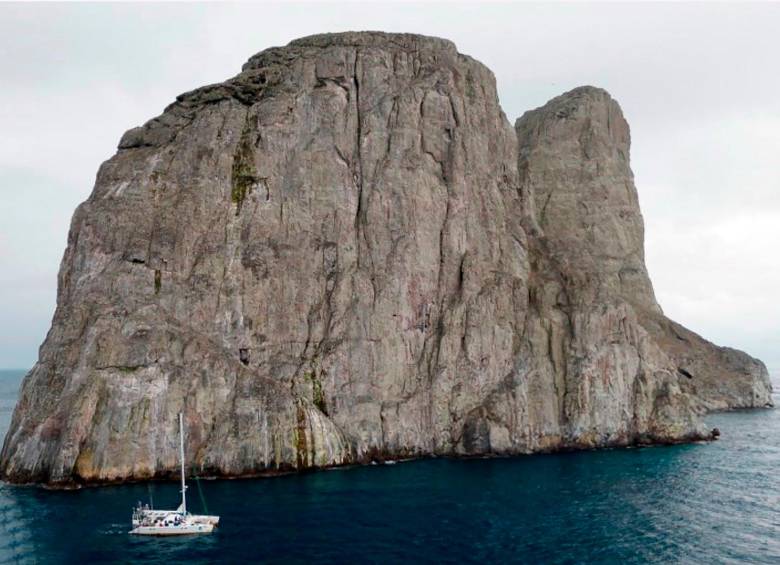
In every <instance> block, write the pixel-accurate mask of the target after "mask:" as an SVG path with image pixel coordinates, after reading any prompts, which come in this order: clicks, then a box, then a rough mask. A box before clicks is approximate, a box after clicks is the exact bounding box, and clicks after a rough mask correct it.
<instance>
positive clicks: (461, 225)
mask: <svg viewBox="0 0 780 565" xmlns="http://www.w3.org/2000/svg"><path fill="white" fill-rule="evenodd" d="M628 145H629V134H628V126H627V124H626V122H625V120H624V119H623V117H622V114H621V112H620V109H619V107H618V106H617V104H616V103H615V102H614V101H612V100H611V99H610V98H609V96H608V95H607V94H606V93H605V92H603V91H601V90H598V89H593V88H582V89H577V90H575V91H572V92H570V93H567V94H565V95H563V96H562V97H559V98H556V99H555V100H553V101H551V102H550V103H549V104H547V105H546V106H544V107H543V108H540V109H537V110H534V111H532V112H528V113H526V115H524V116H523V117H522V118H521V119H520V120H518V122H517V124H516V128H515V129H513V128H512V127H511V125H510V124H509V122H508V121H507V119H506V117H505V116H504V114H503V112H502V111H501V108H500V107H499V104H498V98H497V95H496V87H495V80H494V78H493V75H492V73H491V72H490V71H489V70H488V69H486V68H485V67H484V66H483V65H481V64H480V63H478V62H476V61H474V60H473V59H470V58H469V57H467V56H464V55H461V54H459V53H458V52H457V51H456V49H455V47H454V45H453V44H452V43H450V42H448V41H446V40H441V39H435V38H428V37H422V36H414V35H403V34H380V33H345V34H336V35H322V36H313V37H308V38H304V39H301V40H297V41H294V42H292V43H291V44H290V45H288V46H287V47H284V48H273V49H269V50H266V51H263V52H262V53H260V54H258V55H256V56H254V57H252V58H251V59H250V60H249V61H248V62H247V64H246V65H244V68H243V70H242V72H241V73H240V74H239V75H238V76H236V77H235V78H233V79H230V80H228V81H226V82H225V83H222V84H219V85H213V86H208V87H205V88H201V89H198V90H195V91H192V92H189V93H186V94H183V95H182V96H180V97H179V98H177V100H176V102H174V103H173V104H172V105H171V106H169V107H168V108H166V110H165V112H164V113H163V114H162V115H161V116H159V117H157V118H155V119H153V120H151V121H150V122H148V123H147V124H145V125H144V126H143V127H140V128H136V129H133V130H131V131H129V132H127V133H126V134H125V135H124V137H123V138H122V140H121V142H120V145H119V151H118V153H117V154H116V155H115V156H114V157H113V158H112V159H110V160H109V161H107V162H106V163H105V164H104V165H103V166H102V167H101V169H100V171H99V173H98V177H97V182H96V185H95V188H94V191H93V193H92V195H91V196H90V198H89V199H88V200H87V201H86V202H85V203H84V204H82V205H81V206H80V207H79V208H78V209H77V211H76V213H75V215H74V218H73V223H72V226H71V232H70V236H69V241H68V248H67V251H66V253H65V257H64V259H63V263H62V267H61V271H60V278H59V294H58V305H57V311H56V313H55V316H54V320H53V323H52V328H51V330H50V332H49V334H48V336H47V338H46V341H45V343H44V345H43V346H42V348H41V352H40V358H39V361H38V363H37V364H36V365H35V367H34V368H33V369H32V371H31V372H30V374H29V375H28V376H27V378H26V379H25V381H24V385H23V388H22V393H21V398H20V401H19V404H18V406H17V409H16V412H15V414H14V419H13V422H12V426H11V430H10V431H9V433H8V436H7V437H6V440H5V444H4V447H3V452H2V457H1V458H0V472H1V473H2V476H3V477H4V478H5V479H7V480H11V481H16V482H29V481H43V482H49V483H70V482H100V481H112V480H122V479H138V478H147V477H153V476H164V475H166V474H169V473H171V472H172V471H174V470H175V469H176V468H177V461H176V445H177V443H176V442H177V428H176V414H177V413H178V412H180V411H181V412H183V413H184V415H185V419H186V424H187V432H188V435H187V452H188V454H189V455H190V457H191V466H192V467H193V468H194V469H197V471H198V472H200V473H206V474H215V475H233V476H235V475H248V474H256V473H265V472H277V471H287V470H294V469H303V468H309V467H320V466H328V465H339V464H345V463H351V462H361V461H369V460H372V459H377V458H379V459H381V458H399V457H414V456H425V455H431V454H466V455H467V454H505V453H529V452H534V451H543V450H553V449H562V448H577V447H595V446H605V445H626V444H631V443H638V442H675V441H685V440H689V439H695V438H700V437H705V436H706V433H705V431H704V430H703V429H702V426H701V424H700V423H699V420H698V418H697V414H698V413H699V412H701V410H702V409H703V408H720V407H732V406H761V405H765V404H767V403H768V402H769V384H768V379H767V377H766V370H765V369H764V368H763V365H761V363H760V362H758V361H755V360H753V359H751V358H749V357H748V356H746V355H744V354H741V353H739V352H734V351H733V350H725V349H719V348H716V347H715V346H713V345H711V344H709V343H708V342H706V341H704V340H703V339H701V338H699V337H698V336H695V334H692V333H691V332H688V331H687V330H685V329H684V328H681V327H680V326H678V325H676V324H674V323H673V322H670V321H668V320H667V319H666V318H665V317H664V316H663V314H662V313H661V309H660V308H659V307H658V305H657V304H656V302H655V298H654V296H653V291H652V285H651V283H650V280H649V278H648V275H647V271H646V269H645V266H644V259H643V233H642V230H643V228H642V219H641V216H640V213H639V207H638V202H637V197H636V190H635V188H634V185H633V181H632V175H631V171H630V168H629V164H628ZM724 360H725V361H724ZM691 375H692V376H691Z"/></svg>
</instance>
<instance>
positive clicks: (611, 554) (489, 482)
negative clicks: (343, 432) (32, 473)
mask: <svg viewBox="0 0 780 565" xmlns="http://www.w3.org/2000/svg"><path fill="white" fill-rule="evenodd" d="M775 374H776V373H775ZM23 375H24V371H8V370H6V371H0V437H4V435H5V432H6V430H7V428H8V425H9V423H10V419H11V412H12V410H13V407H14V404H15V402H16V398H17V393H18V389H19V385H20V382H21V379H22V377H23ZM778 376H780V375H778ZM775 390H780V381H779V380H778V379H775ZM775 403H776V404H777V405H780V395H776V396H775ZM707 421H708V424H709V425H710V426H712V427H718V428H720V430H721V433H722V435H721V439H720V440H719V441H716V442H714V443H701V444H692V445H680V446H673V447H651V448H636V449H614V450H601V451H588V452H580V453H565V454H553V455H532V456H521V457H514V458H506V459H469V460H462V459H427V460H419V461H410V462H405V463H398V464H396V465H376V466H362V467H353V468H347V469H339V470H332V471H318V472H312V473H306V474H300V475H290V476H284V477H276V478H267V479H241V480H212V481H206V480H201V481H197V482H195V481H192V482H191V483H190V485H191V486H190V488H189V490H188V493H189V496H188V501H189V503H190V506H191V507H192V510H193V511H196V512H197V511H201V510H202V511H203V512H208V513H212V514H219V515H220V516H221V517H222V519H221V522H220V526H219V528H218V529H217V530H216V532H215V533H214V534H212V535H204V536H197V537H183V538H178V539H176V538H167V539H166V538H159V539H158V538H144V537H136V536H131V535H128V531H129V530H130V515H131V509H132V507H133V505H134V504H135V503H136V501H138V500H143V501H147V500H149V498H150V497H151V498H152V499H153V502H154V504H155V505H157V506H158V507H176V505H177V504H178V496H179V495H178V485H177V484H175V483H163V482H156V483H147V484H130V485H123V486H110V487H99V488H84V489H81V490H74V491H51V490H45V489H42V488H38V487H18V486H10V485H6V484H0V562H8V563H100V562H123V563H126V562H137V561H140V562H148V563H174V562H187V563H241V562H246V561H250V562H267V563H304V562H306V563H386V562H408V561H413V562H423V563H425V562H430V563H434V562H435V563H454V562H458V563H460V562H464V563H478V562H513V563H562V564H563V563H706V564H710V563H736V562H744V563H780V410H756V411H743V412H732V413H725V414H714V415H711V416H709V417H708V418H707ZM193 483H194V484H193Z"/></svg>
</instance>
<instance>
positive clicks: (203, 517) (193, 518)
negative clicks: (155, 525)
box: [133, 509, 219, 528]
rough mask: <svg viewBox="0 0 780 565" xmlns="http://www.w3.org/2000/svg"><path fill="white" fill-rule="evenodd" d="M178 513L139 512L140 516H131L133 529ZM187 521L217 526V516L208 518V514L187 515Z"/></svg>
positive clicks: (172, 511)
mask: <svg viewBox="0 0 780 565" xmlns="http://www.w3.org/2000/svg"><path fill="white" fill-rule="evenodd" d="M174 512H178V510H146V509H144V510H141V511H140V513H139V514H140V516H139V515H138V514H135V515H134V516H133V528H137V527H138V526H140V525H141V523H142V522H145V521H154V520H155V519H156V518H164V517H165V516H167V515H168V514H172V513H174ZM187 521H188V522H192V523H193V524H210V525H212V526H216V525H218V524H219V516H210V515H208V514H187Z"/></svg>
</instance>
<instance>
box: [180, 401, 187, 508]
mask: <svg viewBox="0 0 780 565" xmlns="http://www.w3.org/2000/svg"><path fill="white" fill-rule="evenodd" d="M179 458H180V461H181V510H182V513H184V514H187V496H186V494H185V491H186V490H187V485H186V484H184V417H183V416H182V413H181V412H179Z"/></svg>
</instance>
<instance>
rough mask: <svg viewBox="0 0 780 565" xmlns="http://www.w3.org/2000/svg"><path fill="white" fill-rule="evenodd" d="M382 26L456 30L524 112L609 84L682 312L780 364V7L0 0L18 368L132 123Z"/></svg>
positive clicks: (661, 268) (0, 188) (672, 310)
mask: <svg viewBox="0 0 780 565" xmlns="http://www.w3.org/2000/svg"><path fill="white" fill-rule="evenodd" d="M364 29H377V30H384V31H406V32H416V33H424V34H427V35H438V36H442V37H447V38H449V39H451V40H453V41H454V42H455V44H456V45H457V46H458V48H459V50H460V51H461V52H462V53H466V54H469V55H471V56H473V57H475V58H477V59H479V60H480V61H482V62H483V63H485V64H486V65H487V66H488V67H490V68H491V69H492V70H493V71H494V72H495V74H496V78H497V80H498V91H499V96H500V98H501V103H502V106H503V108H504V111H505V112H506V114H507V117H508V118H509V119H510V121H512V122H514V120H515V119H516V118H517V117H518V116H519V115H521V114H522V113H523V112H524V111H525V110H527V109H530V108H534V107H537V106H540V105H542V104H544V103H545V102H546V101H547V100H548V99H550V98H552V97H554V96H556V95H558V94H560V93H562V92H564V91H566V90H569V89H571V88H573V87H575V86H578V85H582V84H593V85H596V86H600V87H603V88H606V89H607V90H608V91H609V92H610V93H611V94H612V95H613V97H615V98H616V99H617V100H618V101H619V102H620V104H621V106H622V107H623V111H624V113H625V115H626V117H627V118H628V121H629V123H630V125H631V130H632V132H631V133H632V141H633V146H632V154H631V160H632V166H633V169H634V173H635V175H636V183H637V188H638V190H639V197H640V202H641V204H642V212H643V214H644V217H645V224H646V228H647V229H646V235H647V238H646V249H647V262H648V268H649V270H650V276H651V278H652V280H653V283H654V285H655V290H656V295H657V297H658V300H659V302H660V303H661V306H662V307H663V309H664V311H665V312H666V313H667V315H669V316H670V317H672V318H673V319H675V320H677V321H679V322H681V323H683V324H684V325H686V326H688V327H689V328H691V329H693V330H694V331H697V332H699V333H701V334H702V335H704V336H705V337H706V338H708V339H710V340H712V341H715V342H716V343H719V344H723V345H731V346H734V347H739V348H742V349H745V350H746V351H748V352H749V353H751V354H752V355H755V356H758V357H760V358H761V359H763V360H764V361H765V362H766V363H767V365H768V366H769V367H770V369H771V370H772V369H774V370H777V369H780V347H778V346H779V345H780V301H779V300H778V297H776V296H775V293H776V292H778V290H780V265H779V264H778V260H777V258H778V255H780V253H779V252H778V249H777V248H778V245H779V244H780V72H778V62H777V59H778V55H780V4H775V5H770V4H762V5H744V4H739V5H736V4H718V5H702V4H695V5H673V4H663V5H650V4H633V5H617V4H611V5H586V4H576V5H565V4H552V5H533V4H513V5H509V4H492V5H488V6H481V5H469V4H442V3H438V4H394V5H388V4H371V5H366V4H309V5H304V4H297V5H289V4H287V5H284V4H271V5H269V4H263V5H183V4H175V5H171V4H168V5H148V4H145V5H136V6H129V5H100V6H96V5H85V4H79V5H41V4H36V5H8V4H4V5H0V212H1V213H2V219H1V220H0V367H19V368H27V367H29V366H31V365H32V363H33V362H34V361H35V359H36V356H37V349H38V346H39V345H40V343H41V342H42V341H43V338H44V337H45V335H46V331H47V330H48V327H49V323H50V321H51V316H52V314H53V312H54V303H55V294H56V281H57V270H58V268H59V262H60V259H61V257H62V253H63V251H64V249H65V243H66V237H67V231H68V225H69V222H70V217H71V215H72V213H73V210H74V208H75V206H76V205H77V204H78V203H79V202H81V201H83V200H84V199H86V198H87V196H88V195H89V193H90V191H91V190H92V185H93V183H94V178H95V173H96V172H97V168H98V166H99V165H100V163H101V162H102V161H104V160H105V159H107V158H109V157H110V156H111V155H112V154H113V153H114V152H115V150H116V145H117V142H118V141H119V138H120V136H121V135H122V133H123V132H124V131H125V130H127V129H129V128H131V127H134V126H137V125H140V124H142V123H143V122H145V121H146V120H147V119H149V118H151V117H153V116H155V115H158V114H159V113H160V112H161V111H162V109H163V108H164V107H165V106H166V105H167V104H169V103H170V102H171V101H173V99H174V98H175V96H176V95H177V94H179V93H181V92H185V91H188V90H191V89H193V88H195V87H198V86H201V85H204V84H208V83H213V82H218V81H222V80H224V79H226V78H228V77H231V76H233V75H235V74H237V73H238V72H239V71H240V68H241V64H242V63H243V62H244V61H245V60H246V59H247V58H249V56H250V55H252V54H254V53H256V52H258V51H261V50H263V49H265V48H267V47H270V46H274V45H284V44H286V43H288V42H289V41H290V40H292V39H294V38H296V37H300V36H303V35H309V34H313V33H321V32H326V31H345V30H364ZM775 372H778V371H775Z"/></svg>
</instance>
